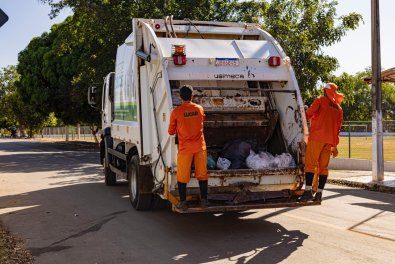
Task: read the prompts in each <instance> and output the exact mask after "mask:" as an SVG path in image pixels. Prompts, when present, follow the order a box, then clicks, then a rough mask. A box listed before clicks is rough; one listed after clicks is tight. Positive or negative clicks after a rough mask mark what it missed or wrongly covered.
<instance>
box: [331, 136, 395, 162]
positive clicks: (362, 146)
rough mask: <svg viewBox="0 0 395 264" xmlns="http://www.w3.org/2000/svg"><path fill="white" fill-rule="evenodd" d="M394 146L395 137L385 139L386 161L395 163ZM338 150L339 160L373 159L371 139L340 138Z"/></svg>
mask: <svg viewBox="0 0 395 264" xmlns="http://www.w3.org/2000/svg"><path fill="white" fill-rule="evenodd" d="M349 142H350V144H349ZM349 146H351V148H349ZM394 146H395V137H383V147H384V161H395V148H394ZM337 148H338V150H339V158H353V159H368V160H371V159H372V138H371V137H350V138H348V137H340V143H339V145H338V146H337ZM349 149H350V152H351V153H350V152H349Z"/></svg>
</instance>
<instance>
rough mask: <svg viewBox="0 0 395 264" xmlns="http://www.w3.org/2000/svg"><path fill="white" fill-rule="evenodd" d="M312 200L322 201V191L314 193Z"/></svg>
mask: <svg viewBox="0 0 395 264" xmlns="http://www.w3.org/2000/svg"><path fill="white" fill-rule="evenodd" d="M313 201H314V202H317V201H320V202H321V201H322V192H317V193H316V194H315V195H314V199H313Z"/></svg>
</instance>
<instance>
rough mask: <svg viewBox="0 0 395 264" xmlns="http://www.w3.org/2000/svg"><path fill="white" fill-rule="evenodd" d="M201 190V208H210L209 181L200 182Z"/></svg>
mask: <svg viewBox="0 0 395 264" xmlns="http://www.w3.org/2000/svg"><path fill="white" fill-rule="evenodd" d="M199 188H200V206H201V207H208V206H209V203H208V200H207V192H208V181H199Z"/></svg>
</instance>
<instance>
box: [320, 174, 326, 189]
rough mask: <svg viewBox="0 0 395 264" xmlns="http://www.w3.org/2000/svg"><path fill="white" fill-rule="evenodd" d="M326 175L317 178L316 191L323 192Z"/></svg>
mask: <svg viewBox="0 0 395 264" xmlns="http://www.w3.org/2000/svg"><path fill="white" fill-rule="evenodd" d="M327 179H328V175H320V177H319V178H318V189H321V190H324V188H325V184H326V180H327Z"/></svg>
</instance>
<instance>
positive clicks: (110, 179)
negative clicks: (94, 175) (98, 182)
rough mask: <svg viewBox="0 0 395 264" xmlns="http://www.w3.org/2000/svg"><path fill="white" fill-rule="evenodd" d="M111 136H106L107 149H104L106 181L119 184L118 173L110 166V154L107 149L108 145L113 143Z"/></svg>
mask: <svg viewBox="0 0 395 264" xmlns="http://www.w3.org/2000/svg"><path fill="white" fill-rule="evenodd" d="M110 141H111V138H109V137H105V138H104V145H105V150H104V160H103V166H104V182H105V183H106V185H108V186H113V185H116V184H117V175H116V173H115V172H113V171H112V170H111V169H110V166H109V154H108V151H107V148H108V146H110V144H111V142H110Z"/></svg>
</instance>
